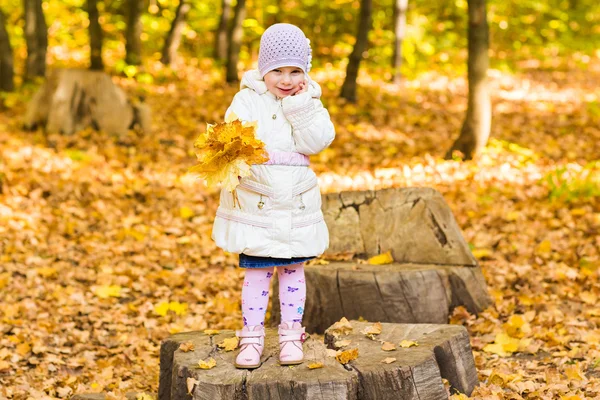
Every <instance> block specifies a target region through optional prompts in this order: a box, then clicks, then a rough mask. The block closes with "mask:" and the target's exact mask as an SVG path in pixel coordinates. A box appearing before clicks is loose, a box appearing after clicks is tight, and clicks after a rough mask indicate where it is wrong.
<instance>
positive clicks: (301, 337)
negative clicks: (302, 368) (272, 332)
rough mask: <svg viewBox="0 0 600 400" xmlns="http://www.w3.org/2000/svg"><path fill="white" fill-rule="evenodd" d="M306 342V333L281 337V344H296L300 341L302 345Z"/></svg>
mask: <svg viewBox="0 0 600 400" xmlns="http://www.w3.org/2000/svg"><path fill="white" fill-rule="evenodd" d="M305 340H306V333H305V332H300V331H298V332H296V333H294V334H292V335H287V334H286V335H279V343H284V342H296V341H300V342H302V343H304V341H305Z"/></svg>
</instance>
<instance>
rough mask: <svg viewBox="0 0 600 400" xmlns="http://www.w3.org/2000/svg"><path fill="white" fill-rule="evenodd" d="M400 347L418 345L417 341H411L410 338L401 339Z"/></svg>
mask: <svg viewBox="0 0 600 400" xmlns="http://www.w3.org/2000/svg"><path fill="white" fill-rule="evenodd" d="M399 345H400V347H403V348H405V349H407V348H409V347H413V346H415V347H416V346H418V345H419V343H417V342H415V341H412V340H403V341H401V342H400V343H399Z"/></svg>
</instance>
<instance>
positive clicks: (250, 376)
mask: <svg viewBox="0 0 600 400" xmlns="http://www.w3.org/2000/svg"><path fill="white" fill-rule="evenodd" d="M351 324H352V326H353V328H354V329H353V331H352V332H351V333H350V334H349V335H348V336H343V337H341V338H340V339H349V340H350V341H351V344H350V345H349V346H347V347H346V348H344V349H343V350H345V349H352V348H358V351H359V357H358V358H357V359H356V360H354V361H351V362H350V363H349V364H347V365H345V366H344V365H341V364H340V363H338V362H337V361H336V360H335V358H333V357H331V356H329V355H327V351H326V347H325V344H324V343H323V342H321V341H320V337H317V336H315V337H310V338H309V339H308V340H307V341H306V342H305V343H304V349H305V362H304V363H303V364H301V365H298V366H294V367H282V366H280V365H279V364H278V355H279V344H278V341H277V339H278V336H277V331H276V330H275V329H271V328H269V329H267V338H266V345H265V352H264V354H263V364H262V365H261V366H260V367H259V368H257V369H255V370H241V369H236V368H235V367H234V365H233V363H234V360H235V355H236V353H237V351H230V352H225V351H224V350H221V349H219V348H218V347H217V344H218V343H220V342H222V341H223V340H224V339H226V338H231V337H233V336H234V332H233V331H222V332H221V333H219V334H218V335H214V336H208V335H206V334H204V333H202V332H186V333H180V334H176V335H173V336H171V337H169V338H168V339H166V340H165V341H164V342H163V343H162V346H161V355H160V383H159V400H183V399H193V400H199V399H206V400H208V399H210V400H219V399H227V400H237V399H240V400H242V399H248V400H253V399H255V400H263V399H273V400H288V399H310V400H337V399H339V400H345V399H348V400H350V399H352V400H358V399H361V400H363V399H364V400H367V399H373V400H386V399H405V400H409V399H414V400H440V399H445V398H447V394H446V389H445V388H444V385H443V383H442V378H446V379H447V380H448V381H449V382H450V383H451V384H452V385H453V386H454V387H455V388H456V389H457V390H459V391H461V392H463V393H466V394H470V393H471V392H472V390H473V388H474V386H475V385H476V384H477V373H476V370H475V366H474V362H473V356H472V353H471V347H470V344H469V337H468V334H467V331H466V329H464V327H461V326H453V325H425V324H423V325H402V324H386V323H384V324H382V325H383V330H382V333H381V335H379V336H380V337H378V338H377V339H381V340H385V341H390V342H393V343H395V344H396V345H398V344H399V342H400V341H401V340H405V339H406V340H414V341H417V342H418V343H419V346H417V347H411V348H407V349H404V348H400V347H399V346H397V347H398V350H395V351H391V352H387V351H383V350H381V343H380V342H378V341H373V340H370V339H368V338H366V336H365V335H364V334H362V333H361V330H363V329H364V328H365V327H367V326H368V325H371V324H370V323H366V322H357V321H351ZM184 342H192V343H194V350H193V351H189V352H183V351H181V350H179V349H178V348H179V345H180V344H181V343H184ZM325 342H326V343H328V344H329V345H330V346H333V342H334V339H333V336H332V335H331V334H330V333H328V334H326V335H325ZM211 357H212V358H214V359H215V360H216V362H217V365H216V366H215V367H214V368H212V369H209V370H203V369H199V368H196V366H197V365H198V362H199V361H200V360H207V359H209V358H211ZM386 357H395V358H396V359H397V361H395V362H393V363H391V364H384V363H382V362H381V361H382V360H383V359H385V358H386ZM313 362H319V363H322V364H323V367H322V368H317V369H309V368H308V364H309V363H313ZM188 378H192V379H195V380H196V381H197V382H196V384H195V385H194V387H193V389H192V392H191V395H189V394H188V384H187V382H188Z"/></svg>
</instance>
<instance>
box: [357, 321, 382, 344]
mask: <svg viewBox="0 0 600 400" xmlns="http://www.w3.org/2000/svg"><path fill="white" fill-rule="evenodd" d="M381 329H382V326H381V322H376V323H374V324H373V325H369V326H367V327H366V328H365V329H363V330H362V333H363V334H365V335H366V336H367V337H368V338H370V339H372V340H375V335H379V334H380V333H381Z"/></svg>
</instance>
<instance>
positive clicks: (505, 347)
mask: <svg viewBox="0 0 600 400" xmlns="http://www.w3.org/2000/svg"><path fill="white" fill-rule="evenodd" d="M519 345H520V340H519V339H515V338H511V337H510V336H508V335H507V334H506V333H499V334H497V335H496V339H495V340H494V343H492V344H488V345H486V346H485V347H484V348H483V351H485V352H487V353H493V354H498V355H499V356H501V357H508V356H509V355H511V354H512V353H514V352H515V351H517V350H518V349H519Z"/></svg>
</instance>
